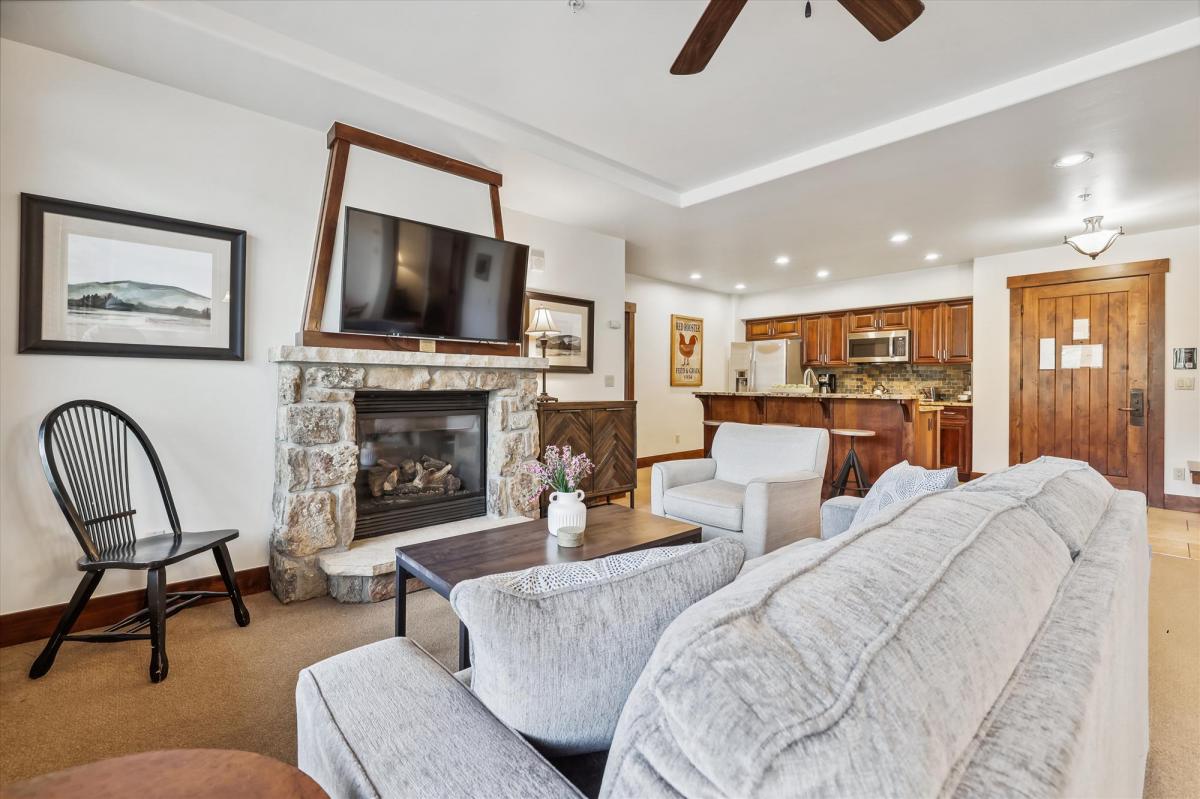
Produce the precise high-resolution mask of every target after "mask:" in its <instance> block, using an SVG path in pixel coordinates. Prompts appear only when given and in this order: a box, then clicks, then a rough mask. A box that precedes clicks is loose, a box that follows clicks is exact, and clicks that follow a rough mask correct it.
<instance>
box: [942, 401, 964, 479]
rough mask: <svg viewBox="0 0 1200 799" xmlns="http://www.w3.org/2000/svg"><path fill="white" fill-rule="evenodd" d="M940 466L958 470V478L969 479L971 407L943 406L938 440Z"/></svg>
mask: <svg viewBox="0 0 1200 799" xmlns="http://www.w3.org/2000/svg"><path fill="white" fill-rule="evenodd" d="M938 463H939V464H940V468H943V469H945V468H947V467H950V466H953V467H955V468H956V469H957V470H958V479H959V480H962V481H967V480H970V479H971V409H970V408H959V407H945V408H942V412H941V440H940V441H939V442H938Z"/></svg>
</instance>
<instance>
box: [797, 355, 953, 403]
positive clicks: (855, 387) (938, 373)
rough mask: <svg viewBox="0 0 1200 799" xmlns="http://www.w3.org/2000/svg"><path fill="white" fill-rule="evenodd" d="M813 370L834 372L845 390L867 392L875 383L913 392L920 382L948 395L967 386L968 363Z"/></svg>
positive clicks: (852, 392) (905, 391) (855, 392)
mask: <svg viewBox="0 0 1200 799" xmlns="http://www.w3.org/2000/svg"><path fill="white" fill-rule="evenodd" d="M814 371H817V372H818V373H820V372H832V373H833V374H835V375H837V387H838V391H844V392H846V393H848V394H858V393H862V394H869V393H870V392H871V389H873V388H874V387H875V384H876V383H883V385H885V386H887V389H888V391H890V392H892V393H893V394H916V393H917V391H918V389H920V388H922V387H924V386H937V388H938V394H939V395H940V396H948V397H954V396H957V395H958V394H961V393H962V392H964V391H966V390H967V389H968V388H970V387H971V365H970V364H944V365H926V364H915V363H865V364H859V365H857V366H844V367H841V368H836V369H833V368H830V369H819V370H814Z"/></svg>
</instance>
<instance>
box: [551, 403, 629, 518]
mask: <svg viewBox="0 0 1200 799" xmlns="http://www.w3.org/2000/svg"><path fill="white" fill-rule="evenodd" d="M538 430H539V445H538V446H539V450H538V453H539V455H540V454H541V453H542V452H545V450H546V447H547V446H549V445H551V444H556V445H558V446H560V447H561V446H564V445H570V447H571V450H572V451H573V452H586V453H587V455H588V457H589V458H591V460H592V463H593V464H595V466H596V468H595V471H593V472H592V474H591V476H590V477H587V478H586V479H585V480H584V481H583V486H582V488H583V491H584V492H585V493H586V494H587V498H588V500H589V501H598V500H607V499H611V498H612V497H614V496H617V495H619V494H628V495H629V506H630V507H633V503H634V499H633V495H634V491H635V490H636V489H637V402H635V401H632V400H612V401H610V402H547V403H543V404H541V405H539V406H538ZM548 501H549V499H548V496H547V495H545V494H544V495H543V496H542V511H543V512H545V509H546V503H547V502H548Z"/></svg>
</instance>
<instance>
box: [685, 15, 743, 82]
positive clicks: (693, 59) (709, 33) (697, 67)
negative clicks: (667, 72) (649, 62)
mask: <svg viewBox="0 0 1200 799" xmlns="http://www.w3.org/2000/svg"><path fill="white" fill-rule="evenodd" d="M745 5H746V0H708V8H706V9H704V13H703V14H702V15H701V16H700V21H699V22H697V23H696V27H695V29H694V30H692V35H691V36H689V37H688V40H687V41H686V42H685V43H684V45H683V49H682V50H680V51H679V56H678V58H676V59H675V63H674V64H672V65H671V74H672V75H695V74H696V73H697V72H700V71H701V70H703V69H704V68H705V67H706V66H708V62H709V59H711V58H712V57H713V53H715V52H717V48H718V47H720V46H721V40H722V39H724V38H725V34H727V33H729V28H730V27H732V25H733V21H734V20H735V19H737V15H738V14H740V13H741V12H742V8H743V7H744V6H745Z"/></svg>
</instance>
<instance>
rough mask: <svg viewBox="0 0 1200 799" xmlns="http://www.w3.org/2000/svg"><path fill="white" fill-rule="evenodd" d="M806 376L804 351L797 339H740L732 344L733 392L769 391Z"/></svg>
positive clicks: (730, 377) (731, 387) (730, 386)
mask: <svg viewBox="0 0 1200 799" xmlns="http://www.w3.org/2000/svg"><path fill="white" fill-rule="evenodd" d="M803 375H804V350H803V348H802V346H801V341H800V339H798V338H780V339H771V340H770V341H747V342H741V341H737V342H734V343H733V344H732V345H731V349H730V352H729V389H730V390H731V391H769V390H770V389H771V387H772V386H778V385H781V384H783V383H799V382H801V381H802V380H803Z"/></svg>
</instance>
